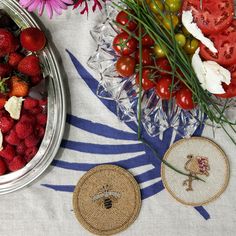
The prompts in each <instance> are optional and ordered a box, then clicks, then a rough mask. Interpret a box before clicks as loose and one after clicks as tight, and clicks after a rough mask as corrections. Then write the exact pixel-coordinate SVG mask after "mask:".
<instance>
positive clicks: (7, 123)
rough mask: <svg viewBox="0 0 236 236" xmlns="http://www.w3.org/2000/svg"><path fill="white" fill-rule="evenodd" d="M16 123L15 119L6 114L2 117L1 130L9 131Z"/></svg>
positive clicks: (0, 121) (0, 118) (3, 131)
mask: <svg viewBox="0 0 236 236" xmlns="http://www.w3.org/2000/svg"><path fill="white" fill-rule="evenodd" d="M13 125H14V120H13V119H12V118H11V117H10V116H8V115H6V116H1V117H0V130H1V131H2V133H4V134H5V133H7V132H9V131H10V130H11V129H12V127H13Z"/></svg>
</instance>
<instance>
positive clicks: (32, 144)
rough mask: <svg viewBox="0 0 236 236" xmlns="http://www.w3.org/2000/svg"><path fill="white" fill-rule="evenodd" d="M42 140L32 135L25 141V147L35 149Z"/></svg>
mask: <svg viewBox="0 0 236 236" xmlns="http://www.w3.org/2000/svg"><path fill="white" fill-rule="evenodd" d="M39 141H40V139H39V138H38V137H36V136H35V135H34V134H31V135H30V136H28V137H27V138H26V139H25V145H26V147H28V148H30V147H35V146H37V144H38V143H39Z"/></svg>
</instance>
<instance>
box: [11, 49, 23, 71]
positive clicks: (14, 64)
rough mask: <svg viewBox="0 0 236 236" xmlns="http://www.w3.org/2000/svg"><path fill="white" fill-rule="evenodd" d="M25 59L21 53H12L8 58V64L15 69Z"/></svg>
mask: <svg viewBox="0 0 236 236" xmlns="http://www.w3.org/2000/svg"><path fill="white" fill-rule="evenodd" d="M22 59H23V56H22V55H21V54H20V53H17V52H12V53H10V55H9V57H8V64H9V65H10V66H12V67H13V68H17V66H18V64H19V62H20V61H21V60H22Z"/></svg>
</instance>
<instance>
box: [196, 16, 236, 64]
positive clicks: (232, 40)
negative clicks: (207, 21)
mask: <svg viewBox="0 0 236 236" xmlns="http://www.w3.org/2000/svg"><path fill="white" fill-rule="evenodd" d="M209 38H210V39H211V40H212V41H213V42H214V45H215V47H216V49H217V50H218V53H212V52H211V51H210V50H209V49H208V48H207V47H206V46H205V45H203V44H201V45H200V48H201V50H200V54H201V56H202V57H203V58H204V59H205V60H211V61H215V62H217V63H219V64H221V65H225V66H228V65H232V64H235V63H236V20H233V22H232V24H231V25H230V26H229V27H228V28H226V29H225V30H223V31H222V32H220V33H217V34H211V35H209Z"/></svg>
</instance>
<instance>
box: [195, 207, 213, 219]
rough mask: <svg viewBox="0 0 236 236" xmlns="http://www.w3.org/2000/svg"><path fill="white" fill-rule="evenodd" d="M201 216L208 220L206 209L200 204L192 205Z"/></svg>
mask: <svg viewBox="0 0 236 236" xmlns="http://www.w3.org/2000/svg"><path fill="white" fill-rule="evenodd" d="M194 208H195V209H196V210H197V211H198V212H199V213H200V214H201V215H202V216H203V217H204V219H205V220H209V219H210V218H211V217H210V215H209V213H208V212H207V211H206V209H205V208H204V207H202V206H198V207H194Z"/></svg>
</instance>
